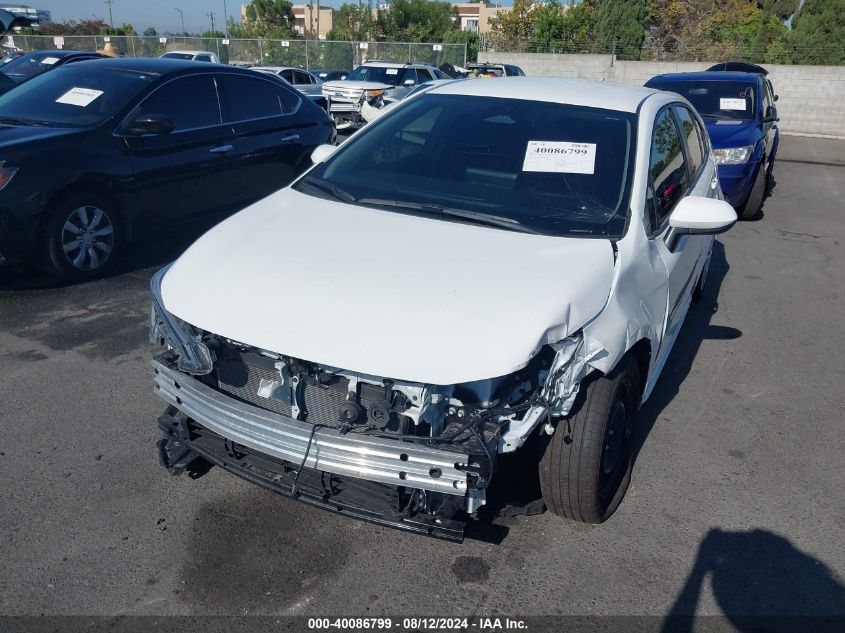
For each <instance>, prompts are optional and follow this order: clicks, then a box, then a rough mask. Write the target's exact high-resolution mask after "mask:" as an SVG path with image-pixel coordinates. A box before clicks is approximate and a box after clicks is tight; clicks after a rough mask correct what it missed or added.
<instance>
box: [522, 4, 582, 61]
mask: <svg viewBox="0 0 845 633" xmlns="http://www.w3.org/2000/svg"><path fill="white" fill-rule="evenodd" d="M595 13H596V9H595V5H594V4H593V3H592V2H590V1H589V0H583V1H582V2H580V3H578V4H576V3H575V2H574V1H570V3H569V4H568V5H562V4H560V3H559V2H557V0H550V1H549V2H547V3H546V4H543V5H539V6H537V7H536V8H535V9H534V11H533V12H532V16H531V21H532V35H531V47H532V49H533V50H549V49H551V50H555V51H563V52H581V51H583V50H589V49H590V48H591V47H592V45H593V30H594V28H595Z"/></svg>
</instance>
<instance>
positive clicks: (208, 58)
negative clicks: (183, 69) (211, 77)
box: [196, 55, 211, 62]
mask: <svg viewBox="0 0 845 633" xmlns="http://www.w3.org/2000/svg"><path fill="white" fill-rule="evenodd" d="M196 60H197V61H198V62H210V61H211V55H197V56H196Z"/></svg>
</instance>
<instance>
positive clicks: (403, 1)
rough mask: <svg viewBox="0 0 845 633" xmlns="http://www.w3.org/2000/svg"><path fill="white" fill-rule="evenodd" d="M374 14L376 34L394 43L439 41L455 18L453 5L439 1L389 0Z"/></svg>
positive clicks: (451, 27) (452, 25) (450, 27)
mask: <svg viewBox="0 0 845 633" xmlns="http://www.w3.org/2000/svg"><path fill="white" fill-rule="evenodd" d="M376 13H377V15H376V30H377V32H378V35H379V36H380V37H381V38H383V39H385V40H389V41H394V42H439V41H440V40H442V39H443V36H444V35H445V34H446V33H447V32H449V31H450V30H452V29H453V28H454V24H455V20H454V19H453V18H455V17H456V16H455V10H454V9H453V8H452V5H451V4H450V3H448V2H443V1H441V0H391V2H390V4H389V5H388V6H387V7H386V8H381V7H380V8H379V10H378V11H377V12H376Z"/></svg>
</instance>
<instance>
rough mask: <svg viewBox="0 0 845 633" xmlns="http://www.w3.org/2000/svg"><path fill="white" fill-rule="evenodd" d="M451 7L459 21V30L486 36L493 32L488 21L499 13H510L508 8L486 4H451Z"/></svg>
mask: <svg viewBox="0 0 845 633" xmlns="http://www.w3.org/2000/svg"><path fill="white" fill-rule="evenodd" d="M452 6H453V7H454V8H455V11H457V13H458V19H460V21H461V30H462V31H469V32H470V33H478V34H479V35H486V34H487V33H489V32H490V31H492V30H493V27H492V26H490V20H491V19H492V18H495V17H496V16H497V15H499V13H503V12H507V11H510V7H497V6H496V5H494V4H488V3H486V2H453V3H452Z"/></svg>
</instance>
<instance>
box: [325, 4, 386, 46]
mask: <svg viewBox="0 0 845 633" xmlns="http://www.w3.org/2000/svg"><path fill="white" fill-rule="evenodd" d="M375 35H376V21H375V19H374V18H373V11H372V5H370V4H367V5H362V6H360V7H359V6H358V5H357V4H344V5H342V6H341V7H340V8H339V9H337V10H335V11H333V12H332V30H331V31H329V33H328V35H327V36H326V39H329V40H339V41H356V40H364V41H370V40H374V39H375Z"/></svg>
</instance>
